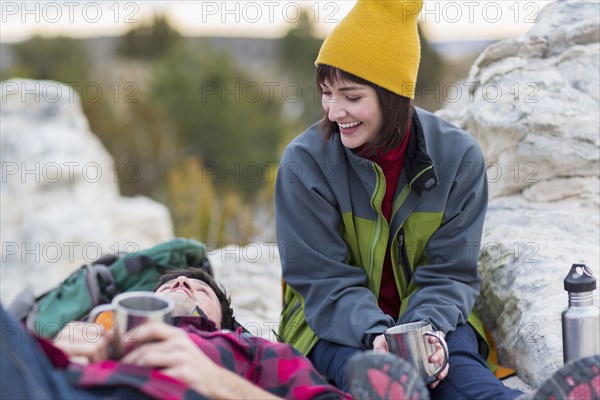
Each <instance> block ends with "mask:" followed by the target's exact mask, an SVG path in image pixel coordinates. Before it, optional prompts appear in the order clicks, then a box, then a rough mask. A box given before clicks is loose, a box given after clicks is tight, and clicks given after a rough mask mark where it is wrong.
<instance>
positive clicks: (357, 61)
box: [316, 0, 423, 99]
mask: <svg viewBox="0 0 600 400" xmlns="http://www.w3.org/2000/svg"><path fill="white" fill-rule="evenodd" d="M422 7H423V0H406V1H405V0H358V2H357V3H356V5H355V6H354V8H353V9H352V10H351V11H350V13H349V14H348V15H347V16H346V18H344V19H343V20H342V21H341V22H340V23H339V24H338V26H336V27H335V29H334V30H333V31H332V32H331V33H330V34H329V36H328V37H327V39H325V42H323V45H322V46H321V51H320V52H319V56H318V57H317V61H316V64H326V65H330V66H332V67H336V68H339V69H341V70H343V71H345V72H349V73H351V74H353V75H356V76H358V77H359V78H362V79H365V80H367V81H369V82H372V83H374V84H376V85H379V86H381V87H383V88H386V89H388V90H389V91H391V92H394V93H396V94H399V95H401V96H404V97H408V98H411V99H414V98H415V86H416V83H417V72H418V71H419V61H420V59H421V43H420V42H419V34H418V32H417V17H418V15H419V13H420V12H421V8H422Z"/></svg>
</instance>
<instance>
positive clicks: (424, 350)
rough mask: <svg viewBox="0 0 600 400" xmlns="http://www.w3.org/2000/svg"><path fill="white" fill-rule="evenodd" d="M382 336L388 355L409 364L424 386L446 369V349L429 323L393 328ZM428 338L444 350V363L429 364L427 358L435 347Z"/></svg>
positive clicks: (416, 323) (433, 380)
mask: <svg viewBox="0 0 600 400" xmlns="http://www.w3.org/2000/svg"><path fill="white" fill-rule="evenodd" d="M384 334H385V341H386V342H387V345H388V350H389V351H390V353H393V354H396V355H398V356H400V357H402V358H403V359H405V360H407V361H408V362H410V363H411V364H412V366H413V367H414V368H415V369H416V370H417V372H418V373H419V375H420V376H421V379H422V380H423V381H424V382H425V384H426V385H429V384H430V383H433V382H435V381H436V380H437V378H436V375H437V374H439V373H440V372H442V371H443V370H444V368H446V365H447V364H448V348H447V347H446V343H445V342H444V341H443V340H441V339H440V338H439V337H438V336H437V334H436V333H435V332H434V330H433V326H432V325H431V324H430V323H429V322H412V323H410V324H403V325H398V326H394V327H392V328H389V329H387V330H386V331H385V332H384ZM430 336H431V337H434V338H436V339H437V340H438V342H439V343H440V344H441V345H442V348H443V350H444V361H443V362H442V363H441V364H438V363H430V362H429V357H431V355H432V354H433V353H434V352H435V345H434V344H432V343H429V337H430Z"/></svg>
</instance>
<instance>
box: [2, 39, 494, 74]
mask: <svg viewBox="0 0 600 400" xmlns="http://www.w3.org/2000/svg"><path fill="white" fill-rule="evenodd" d="M118 39H119V38H118V37H98V38H92V39H81V40H82V41H84V42H85V43H86V47H87V48H88V49H89V54H90V57H91V61H92V64H93V65H96V66H98V67H99V68H103V67H109V66H110V63H111V61H112V58H113V57H114V49H115V47H116V46H117V41H118ZM187 40H188V42H189V45H190V46H191V47H192V48H193V45H194V42H197V41H200V40H208V41H209V43H211V44H212V45H213V46H214V48H215V49H218V50H223V51H224V52H226V53H228V54H229V55H230V56H231V57H232V59H233V60H235V61H236V63H237V64H238V65H239V66H241V67H243V68H245V69H248V70H249V71H250V72H251V73H253V74H255V75H257V76H260V77H264V78H265V79H268V77H269V76H274V77H275V78H277V77H276V75H277V74H278V72H277V70H278V68H277V67H276V65H275V64H276V62H277V46H278V40H277V39H261V38H241V37H240V38H236V37H191V38H188V39H187ZM491 43H494V42H493V41H460V42H431V45H432V47H433V48H434V49H435V50H436V51H437V52H438V53H440V54H441V55H442V57H443V58H444V59H446V60H448V61H450V62H457V61H461V60H463V59H465V58H472V57H473V58H474V57H476V56H477V55H479V54H480V53H481V52H482V51H483V49H485V48H486V47H487V46H488V45H490V44H491ZM11 53H12V52H11V51H10V46H9V45H8V44H0V70H5V69H7V68H9V67H10V66H11V65H12V63H13V62H14V57H13V55H12V54H11ZM279 73H280V72H279Z"/></svg>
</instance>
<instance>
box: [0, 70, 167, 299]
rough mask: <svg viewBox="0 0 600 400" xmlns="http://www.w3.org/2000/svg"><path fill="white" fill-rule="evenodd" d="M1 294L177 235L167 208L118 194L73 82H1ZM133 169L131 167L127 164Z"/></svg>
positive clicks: (38, 287) (39, 286)
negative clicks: (103, 255)
mask: <svg viewBox="0 0 600 400" xmlns="http://www.w3.org/2000/svg"><path fill="white" fill-rule="evenodd" d="M0 95H1V96H2V109H1V113H0V119H1V120H2V124H1V125H0V127H1V131H0V132H1V134H0V136H1V148H2V190H1V191H0V196H1V207H2V209H1V214H2V218H1V222H0V229H1V235H2V249H1V257H2V267H1V273H2V281H1V291H0V293H1V300H2V302H3V303H4V304H7V303H8V302H9V301H10V300H11V299H12V298H13V297H14V296H15V295H16V294H17V293H18V292H19V291H21V290H22V289H24V288H30V289H33V290H34V292H36V293H40V292H42V291H44V290H47V289H49V288H51V287H53V286H54V285H56V284H57V283H58V282H60V281H61V280H62V279H63V278H64V277H65V276H66V275H68V274H69V273H70V272H71V271H73V269H75V268H77V267H78V266H80V265H81V264H83V263H85V262H87V261H91V260H93V259H95V258H97V257H98V256H99V255H100V253H107V252H115V251H118V250H129V251H132V250H135V249H137V248H144V247H148V246H152V245H154V244H157V243H159V242H162V241H164V240H168V239H170V238H172V237H173V228H172V223H171V219H170V214H169V211H168V210H167V208H166V207H164V206H163V205H161V204H159V203H156V202H154V201H152V200H150V199H148V198H144V197H135V198H125V197H121V196H120V194H119V189H118V176H117V175H116V173H115V172H116V170H117V168H120V169H121V171H122V170H123V167H124V166H118V165H117V164H116V163H115V162H114V160H113V159H112V158H111V156H110V155H109V154H108V152H107V151H106V150H105V148H104V147H103V146H102V144H101V143H100V141H99V140H98V138H97V137H96V136H94V134H93V133H92V132H91V131H90V128H89V126H88V123H87V120H86V118H85V116H84V115H83V112H82V110H81V105H80V101H79V97H78V96H77V94H76V93H75V92H74V91H73V89H72V88H70V87H68V86H65V85H63V84H60V83H57V82H52V81H33V80H11V81H5V82H2V83H1V86H0ZM132 170H133V169H132Z"/></svg>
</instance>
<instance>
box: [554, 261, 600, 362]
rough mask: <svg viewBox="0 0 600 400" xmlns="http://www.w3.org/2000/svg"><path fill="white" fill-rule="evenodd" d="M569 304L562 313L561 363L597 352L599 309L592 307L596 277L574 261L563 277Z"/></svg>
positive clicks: (598, 346) (599, 334)
mask: <svg viewBox="0 0 600 400" xmlns="http://www.w3.org/2000/svg"><path fill="white" fill-rule="evenodd" d="M564 284H565V290H566V291H567V292H569V306H568V307H567V308H566V309H565V310H564V311H563V312H562V338H563V359H564V363H565V364H566V363H568V362H569V361H573V360H578V359H580V358H582V357H587V356H592V355H597V354H600V309H598V307H596V306H594V295H593V293H594V289H596V278H594V276H593V274H592V270H591V268H589V267H588V266H586V265H584V264H573V266H572V267H571V270H570V271H569V274H568V275H567V277H566V278H565V280H564Z"/></svg>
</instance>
